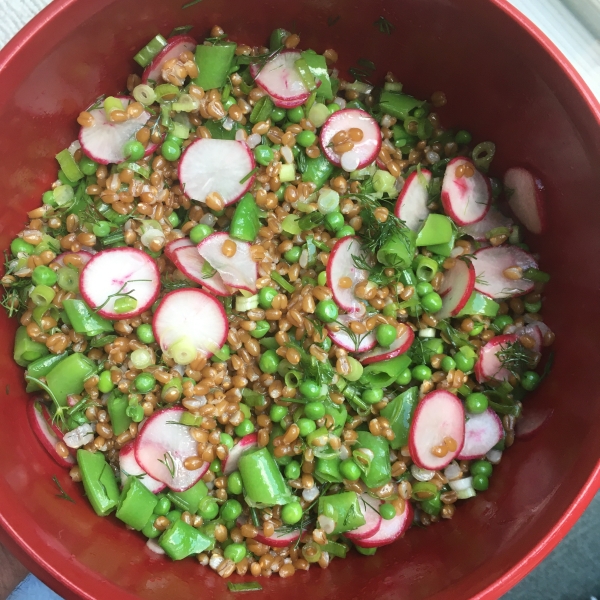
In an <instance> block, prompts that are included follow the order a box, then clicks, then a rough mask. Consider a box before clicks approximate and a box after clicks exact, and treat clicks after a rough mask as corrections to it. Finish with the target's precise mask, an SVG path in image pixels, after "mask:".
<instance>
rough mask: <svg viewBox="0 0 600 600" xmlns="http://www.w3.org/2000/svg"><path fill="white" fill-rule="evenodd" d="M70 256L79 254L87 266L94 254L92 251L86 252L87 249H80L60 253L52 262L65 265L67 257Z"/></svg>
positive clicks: (83, 263)
mask: <svg viewBox="0 0 600 600" xmlns="http://www.w3.org/2000/svg"><path fill="white" fill-rule="evenodd" d="M68 256H72V257H76V256H77V257H78V258H79V259H80V260H81V262H82V265H83V266H84V267H85V265H87V264H88V263H89V262H90V260H91V259H92V257H93V256H94V255H93V254H92V253H91V252H86V251H85V250H79V252H63V253H62V254H59V255H58V256H57V257H56V258H55V259H54V260H53V261H52V262H55V263H56V264H57V265H60V266H61V267H64V266H65V258H67V257H68Z"/></svg>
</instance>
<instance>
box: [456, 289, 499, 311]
mask: <svg viewBox="0 0 600 600" xmlns="http://www.w3.org/2000/svg"><path fill="white" fill-rule="evenodd" d="M499 310H500V305H499V304H498V303H497V302H495V301H494V300H492V299H491V298H488V297H487V296H484V295H483V294H480V293H479V292H473V293H472V294H471V297H470V298H469V299H468V300H467V303H466V304H465V306H464V308H463V309H462V310H461V311H460V312H459V313H458V315H457V317H464V316H465V315H484V316H485V317H495V316H496V315H497V314H498V311H499Z"/></svg>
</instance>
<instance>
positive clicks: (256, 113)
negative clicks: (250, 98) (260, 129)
mask: <svg viewBox="0 0 600 600" xmlns="http://www.w3.org/2000/svg"><path fill="white" fill-rule="evenodd" d="M274 107H275V105H274V104H273V100H271V98H270V97H269V96H263V97H262V98H261V99H260V100H259V101H258V102H257V103H256V104H255V105H254V108H253V109H252V112H251V113H250V119H249V121H250V123H252V124H254V123H259V122H260V121H266V120H267V119H268V118H269V116H270V115H271V112H272V111H273V108H274Z"/></svg>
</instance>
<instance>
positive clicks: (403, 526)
mask: <svg viewBox="0 0 600 600" xmlns="http://www.w3.org/2000/svg"><path fill="white" fill-rule="evenodd" d="M413 516H414V510H413V507H412V504H411V503H410V502H406V504H405V505H404V512H403V513H402V514H401V515H396V516H395V517H394V518H393V519H390V520H389V521H388V520H386V519H382V520H381V527H380V528H379V530H378V531H377V533H375V534H374V535H372V536H371V537H368V538H364V539H362V540H357V541H355V542H354V543H355V544H356V545H357V546H360V547H361V548H379V547H380V546H387V545H388V544H391V543H392V542H395V541H396V540H397V539H398V538H399V537H400V536H401V535H402V534H403V533H404V532H405V531H406V530H407V529H408V528H409V527H410V524H411V523H412V521H413Z"/></svg>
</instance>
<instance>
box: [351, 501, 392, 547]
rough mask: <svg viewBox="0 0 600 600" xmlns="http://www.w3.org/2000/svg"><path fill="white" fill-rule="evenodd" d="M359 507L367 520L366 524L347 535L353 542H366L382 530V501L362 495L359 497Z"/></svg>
mask: <svg viewBox="0 0 600 600" xmlns="http://www.w3.org/2000/svg"><path fill="white" fill-rule="evenodd" d="M358 505H359V506H360V509H361V511H362V514H363V517H364V518H365V524H364V525H361V526H360V527H358V528H357V529H353V530H352V531H348V532H347V533H346V534H345V535H346V537H347V538H348V539H349V540H352V541H358V540H364V539H366V538H369V537H371V536H374V535H375V534H376V533H377V532H378V531H379V530H380V529H381V523H382V522H383V519H382V518H381V515H380V514H379V507H380V506H381V500H379V499H378V498H373V497H371V496H369V495H368V494H361V495H360V496H359V497H358Z"/></svg>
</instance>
